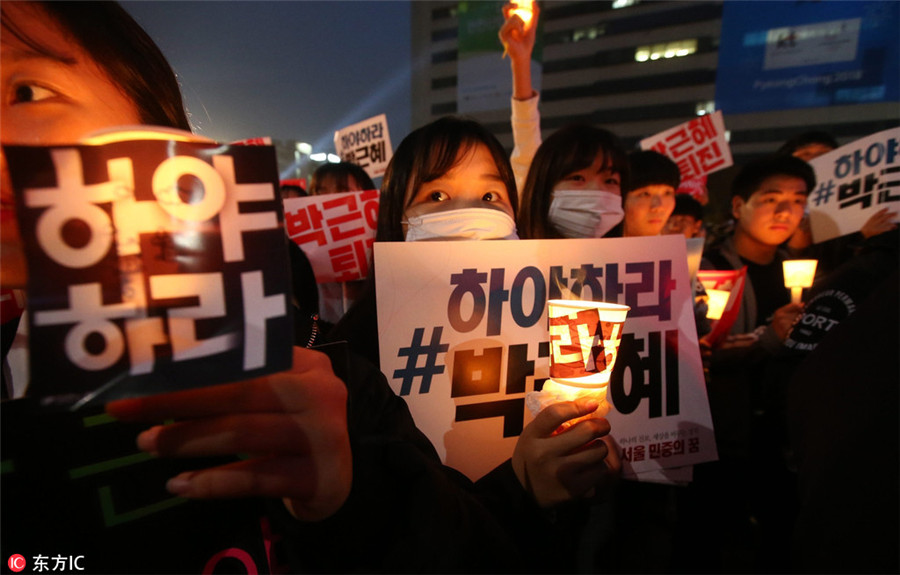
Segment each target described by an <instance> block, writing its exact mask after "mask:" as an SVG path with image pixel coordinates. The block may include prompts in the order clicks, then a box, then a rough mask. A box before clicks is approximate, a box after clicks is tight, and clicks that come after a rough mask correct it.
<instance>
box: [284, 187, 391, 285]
mask: <svg viewBox="0 0 900 575" xmlns="http://www.w3.org/2000/svg"><path fill="white" fill-rule="evenodd" d="M378 197H379V193H378V190H367V191H364V192H345V193H340V194H329V195H325V196H308V197H304V198H290V199H287V200H285V201H284V219H285V226H286V228H287V233H288V237H290V238H291V241H293V242H294V243H296V244H297V245H298V246H300V248H301V249H302V250H303V252H304V253H305V254H306V256H307V257H308V258H309V261H310V263H311V264H312V267H313V272H314V273H315V275H316V281H317V282H318V283H328V282H346V281H352V280H357V279H363V278H365V277H366V276H368V275H369V260H370V259H371V257H372V244H373V242H374V241H375V229H376V227H377V223H378Z"/></svg>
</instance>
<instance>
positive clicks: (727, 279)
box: [697, 266, 747, 347]
mask: <svg viewBox="0 0 900 575" xmlns="http://www.w3.org/2000/svg"><path fill="white" fill-rule="evenodd" d="M746 278H747V266H744V267H742V268H741V269H740V270H700V271H698V272H697V279H698V280H700V283H702V284H703V287H704V288H706V289H707V290H722V291H727V292H728V300H727V301H726V302H725V309H724V311H723V312H722V317H721V318H719V319H717V320H713V321H711V322H710V328H711V330H710V332H709V333H708V334H706V335H705V336H704V337H703V339H704V341H706V342H707V343H708V344H709V345H710V346H712V347H716V346H718V345H719V344H720V343H722V341H723V340H724V339H725V337H726V336H727V335H728V333H729V332H730V331H731V326H732V325H734V321H735V320H736V319H737V316H738V312H739V311H740V309H741V298H742V297H743V296H744V282H745V281H746Z"/></svg>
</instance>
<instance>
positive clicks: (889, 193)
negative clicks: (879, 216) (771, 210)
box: [807, 128, 900, 243]
mask: <svg viewBox="0 0 900 575" xmlns="http://www.w3.org/2000/svg"><path fill="white" fill-rule="evenodd" d="M898 142H900V128H890V129H888V130H884V131H882V132H878V133H877V134H873V135H871V136H867V137H865V138H862V139H859V140H856V141H855V142H853V143H850V144H847V145H846V146H841V147H840V148H838V149H836V150H832V151H831V152H828V153H827V154H823V155H821V156H819V157H818V158H814V159H812V160H810V162H809V163H810V165H811V166H812V167H813V169H814V170H815V171H816V189H815V190H811V191H810V194H809V201H808V203H807V207H808V208H809V224H810V228H811V230H812V236H813V241H815V242H816V243H819V242H824V241H826V240H830V239H832V238H836V237H840V236H844V235H847V234H852V233H854V232H858V231H859V230H860V229H861V228H862V226H863V224H864V223H866V220H868V219H869V218H870V217H871V216H872V215H873V214H874V213H875V212H877V211H879V210H881V209H882V208H886V207H887V208H890V209H891V211H898V210H900V146H898Z"/></svg>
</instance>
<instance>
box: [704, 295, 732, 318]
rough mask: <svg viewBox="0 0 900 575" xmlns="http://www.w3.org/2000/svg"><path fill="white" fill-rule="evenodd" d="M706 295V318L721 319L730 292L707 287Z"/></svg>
mask: <svg viewBox="0 0 900 575" xmlns="http://www.w3.org/2000/svg"><path fill="white" fill-rule="evenodd" d="M706 295H707V296H709V299H708V300H707V302H706V318H707V319H721V318H722V312H724V311H725V304H726V303H728V296H729V295H731V292H730V291H728V290H723V289H708V290H706Z"/></svg>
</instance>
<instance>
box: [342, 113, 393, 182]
mask: <svg viewBox="0 0 900 575" xmlns="http://www.w3.org/2000/svg"><path fill="white" fill-rule="evenodd" d="M334 148H335V150H336V151H337V155H338V156H340V157H341V160H342V161H344V162H350V163H352V164H357V165H358V166H360V167H361V168H363V169H364V170H365V171H366V173H367V174H369V176H371V177H372V178H377V177H380V176H383V175H384V170H385V169H386V168H387V165H388V162H390V160H391V157H392V156H393V154H394V151H393V149H392V148H391V137H390V134H389V133H388V126H387V116H385V115H384V114H381V115H380V116H375V117H374V118H369V119H368V120H364V121H362V122H359V123H357V124H353V125H352V126H347V127H346V128H343V129H341V130H338V131H337V132H335V133H334Z"/></svg>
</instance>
